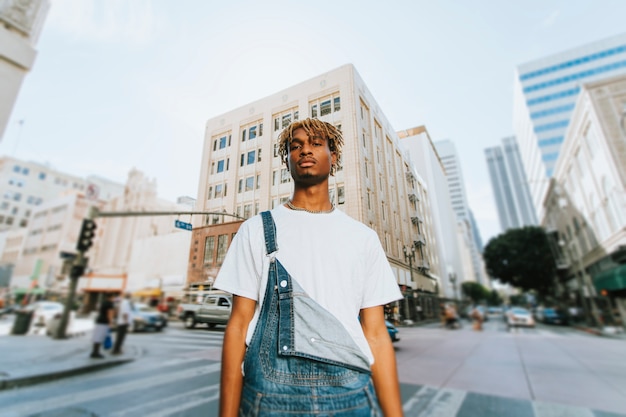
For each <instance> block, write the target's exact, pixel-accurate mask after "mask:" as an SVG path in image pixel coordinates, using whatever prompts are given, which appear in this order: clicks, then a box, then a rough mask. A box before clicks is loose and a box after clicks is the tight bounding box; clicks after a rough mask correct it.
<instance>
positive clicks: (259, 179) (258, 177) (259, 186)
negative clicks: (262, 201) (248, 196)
mask: <svg viewBox="0 0 626 417" xmlns="http://www.w3.org/2000/svg"><path fill="white" fill-rule="evenodd" d="M259 188H261V175H260V174H257V176H256V189H257V190H258V189H259Z"/></svg>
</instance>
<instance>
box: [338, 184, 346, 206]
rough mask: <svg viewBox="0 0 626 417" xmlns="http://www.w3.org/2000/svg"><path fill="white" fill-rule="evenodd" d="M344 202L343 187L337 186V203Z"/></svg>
mask: <svg viewBox="0 0 626 417" xmlns="http://www.w3.org/2000/svg"><path fill="white" fill-rule="evenodd" d="M345 202H346V194H345V189H344V187H343V185H342V186H340V187H337V204H344V203H345Z"/></svg>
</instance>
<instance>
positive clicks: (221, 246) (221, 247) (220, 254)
mask: <svg viewBox="0 0 626 417" xmlns="http://www.w3.org/2000/svg"><path fill="white" fill-rule="evenodd" d="M226 249H228V235H219V236H218V237H217V259H216V262H215V263H216V264H217V265H218V266H220V265H222V263H223V262H224V258H225V257H226Z"/></svg>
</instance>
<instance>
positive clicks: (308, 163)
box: [298, 159, 315, 168]
mask: <svg viewBox="0 0 626 417" xmlns="http://www.w3.org/2000/svg"><path fill="white" fill-rule="evenodd" d="M313 165H315V160H314V159H302V160H301V161H299V162H298V166H300V167H302V168H308V167H310V166H313Z"/></svg>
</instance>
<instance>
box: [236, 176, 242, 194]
mask: <svg viewBox="0 0 626 417" xmlns="http://www.w3.org/2000/svg"><path fill="white" fill-rule="evenodd" d="M242 189H243V179H241V178H239V185H238V186H237V192H238V193H241V191H242Z"/></svg>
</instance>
